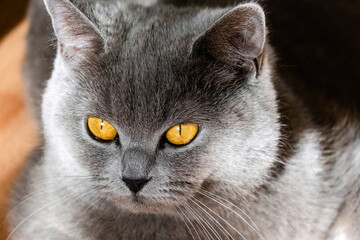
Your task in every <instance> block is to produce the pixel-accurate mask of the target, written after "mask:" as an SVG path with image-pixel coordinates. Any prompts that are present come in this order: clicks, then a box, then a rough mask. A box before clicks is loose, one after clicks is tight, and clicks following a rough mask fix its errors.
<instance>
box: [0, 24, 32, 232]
mask: <svg viewBox="0 0 360 240" xmlns="http://www.w3.org/2000/svg"><path fill="white" fill-rule="evenodd" d="M27 27H28V26H27V23H26V22H22V23H21V24H20V25H18V26H17V27H16V28H14V29H13V30H12V31H11V32H10V33H9V34H8V35H6V36H5V38H3V39H1V40H0V123H1V124H0V153H1V154H0V239H5V238H4V236H5V235H6V234H5V225H4V223H3V218H4V216H5V214H6V208H7V205H8V198H9V193H10V189H11V187H12V186H13V183H14V180H15V178H16V176H17V174H18V172H19V170H20V169H21V166H22V164H23V162H24V160H25V157H26V156H27V155H28V154H29V152H30V151H31V149H32V148H33V147H34V145H35V144H36V138H37V137H36V135H37V134H36V131H35V125H34V124H33V123H32V122H31V120H30V117H29V115H28V112H27V110H26V108H25V102H24V92H23V85H22V77H21V65H22V60H23V56H24V47H25V46H24V37H25V34H26V30H27Z"/></svg>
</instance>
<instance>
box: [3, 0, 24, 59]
mask: <svg viewBox="0 0 360 240" xmlns="http://www.w3.org/2000/svg"><path fill="white" fill-rule="evenodd" d="M27 4H28V0H0V40H1V38H3V37H4V35H5V34H6V33H8V32H9V31H10V30H11V29H12V28H13V27H15V26H16V24H17V23H18V22H19V21H20V20H21V19H22V18H23V17H24V16H25V12H26V8H27ZM0 61H1V60H0Z"/></svg>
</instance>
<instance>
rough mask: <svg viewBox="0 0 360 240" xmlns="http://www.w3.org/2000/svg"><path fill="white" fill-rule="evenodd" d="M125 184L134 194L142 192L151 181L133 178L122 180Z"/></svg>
mask: <svg viewBox="0 0 360 240" xmlns="http://www.w3.org/2000/svg"><path fill="white" fill-rule="evenodd" d="M122 180H123V182H124V183H125V184H126V186H127V187H128V188H129V189H130V191H132V192H133V193H137V192H138V191H140V190H141V189H142V188H143V187H144V186H145V184H147V183H148V182H149V181H150V179H146V178H140V179H131V178H124V177H123V178H122Z"/></svg>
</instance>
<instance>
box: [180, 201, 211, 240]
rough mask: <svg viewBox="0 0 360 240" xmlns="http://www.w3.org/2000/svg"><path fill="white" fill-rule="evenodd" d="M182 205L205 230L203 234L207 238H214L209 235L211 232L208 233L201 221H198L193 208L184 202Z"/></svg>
mask: <svg viewBox="0 0 360 240" xmlns="http://www.w3.org/2000/svg"><path fill="white" fill-rule="evenodd" d="M184 207H185V208H186V209H187V210H188V212H189V213H190V214H191V215H192V216H193V217H194V218H195V221H196V222H197V223H198V224H199V225H200V227H201V228H202V229H204V230H205V232H204V233H205V234H206V236H208V237H209V238H211V239H212V240H214V238H213V237H212V236H211V234H210V233H209V231H208V230H207V228H206V227H205V226H204V225H203V223H202V222H201V221H200V219H199V216H198V215H197V214H195V212H194V211H193V209H192V208H191V207H190V206H189V205H188V204H185V205H184Z"/></svg>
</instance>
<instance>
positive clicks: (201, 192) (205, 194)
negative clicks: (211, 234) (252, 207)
mask: <svg viewBox="0 0 360 240" xmlns="http://www.w3.org/2000/svg"><path fill="white" fill-rule="evenodd" d="M199 193H200V194H201V195H203V196H205V197H207V198H209V199H211V200H212V201H214V202H216V203H218V204H220V205H221V206H223V207H225V208H226V209H228V210H230V211H231V212H233V213H234V214H235V215H236V216H238V217H239V218H240V219H241V220H243V221H244V222H245V223H246V224H247V225H248V226H249V227H250V228H251V229H252V230H253V231H254V232H256V233H257V234H258V235H259V236H260V238H261V239H264V237H263V236H262V235H261V234H260V233H259V231H258V230H256V229H255V228H254V227H253V226H252V225H251V224H250V223H249V222H248V221H246V219H245V218H244V217H243V216H241V215H240V214H239V213H237V212H236V211H234V210H233V209H232V208H230V207H228V206H226V205H225V204H224V203H222V202H220V201H218V200H217V199H215V198H214V197H211V196H210V194H207V193H206V192H204V190H201V191H200V192H199ZM233 205H235V204H233ZM240 210H241V209H240ZM241 212H243V211H242V210H241ZM243 213H244V212H243ZM247 216H248V215H247ZM248 218H250V217H249V216H248ZM251 222H252V223H253V224H254V225H255V223H254V222H253V221H251ZM255 226H256V225H255Z"/></svg>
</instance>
